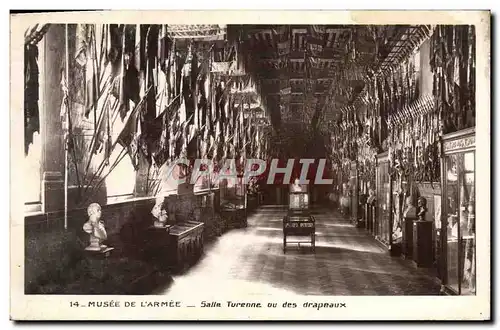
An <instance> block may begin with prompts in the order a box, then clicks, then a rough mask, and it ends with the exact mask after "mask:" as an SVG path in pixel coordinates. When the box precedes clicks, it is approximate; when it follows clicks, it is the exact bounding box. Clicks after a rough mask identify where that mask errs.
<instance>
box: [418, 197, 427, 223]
mask: <svg viewBox="0 0 500 330" xmlns="http://www.w3.org/2000/svg"><path fill="white" fill-rule="evenodd" d="M426 213H427V200H426V199H425V198H424V197H419V198H418V213H417V216H418V220H420V221H425V215H426Z"/></svg>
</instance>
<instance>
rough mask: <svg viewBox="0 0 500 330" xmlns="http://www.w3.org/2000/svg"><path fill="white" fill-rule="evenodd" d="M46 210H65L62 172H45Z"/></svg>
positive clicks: (43, 196) (43, 188)
mask: <svg viewBox="0 0 500 330" xmlns="http://www.w3.org/2000/svg"><path fill="white" fill-rule="evenodd" d="M42 206H43V211H44V212H46V213H47V212H55V211H61V210H64V177H63V175H62V174H61V173H60V172H44V173H43V177H42Z"/></svg>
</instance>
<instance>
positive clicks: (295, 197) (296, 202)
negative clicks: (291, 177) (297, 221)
mask: <svg viewBox="0 0 500 330" xmlns="http://www.w3.org/2000/svg"><path fill="white" fill-rule="evenodd" d="M309 205H310V204H309V187H308V185H305V184H298V183H297V182H296V183H293V184H291V185H290V188H289V197H288V210H289V211H292V212H293V211H297V212H299V211H306V210H309Z"/></svg>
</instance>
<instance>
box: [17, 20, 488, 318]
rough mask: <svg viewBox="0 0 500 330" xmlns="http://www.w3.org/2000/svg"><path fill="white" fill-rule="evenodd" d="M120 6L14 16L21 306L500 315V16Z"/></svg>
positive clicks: (89, 311) (251, 314)
mask: <svg viewBox="0 0 500 330" xmlns="http://www.w3.org/2000/svg"><path fill="white" fill-rule="evenodd" d="M112 13H114V12H112V11H111V12H102V13H100V15H101V16H100V17H99V19H98V20H92V19H90V17H91V16H89V15H90V13H83V14H82V16H70V18H68V19H67V21H65V20H66V19H64V18H58V16H57V14H51V16H47V18H46V19H45V18H44V16H43V15H36V14H12V15H11V20H12V22H14V23H12V22H11V28H12V31H11V35H12V38H13V40H11V42H12V46H11V47H12V49H14V47H15V54H17V55H19V56H18V57H16V60H15V61H14V56H15V55H14V53H13V54H12V57H11V79H12V80H13V81H14V80H15V81H14V82H12V83H11V95H12V98H15V99H16V100H18V102H16V103H12V105H11V110H10V111H11V113H12V114H11V115H12V116H13V117H12V118H13V119H12V121H11V148H12V150H11V156H12V160H11V166H12V171H13V172H12V176H11V183H10V184H11V194H12V196H14V195H15V196H17V197H15V198H14V197H13V198H14V199H13V202H15V203H16V204H15V205H14V204H13V205H12V208H13V209H14V208H15V209H16V213H15V214H17V215H19V217H18V218H19V219H16V220H14V219H13V218H12V219H11V249H12V250H15V251H14V252H12V253H11V255H12V256H14V255H15V256H16V257H15V258H14V257H12V259H11V264H10V267H11V274H12V277H15V280H13V281H14V282H12V284H11V286H12V289H11V290H12V291H16V292H15V295H16V296H20V297H22V299H23V301H24V300H25V299H27V300H26V301H28V302H29V303H28V302H27V303H25V305H23V306H20V307H19V308H18V309H16V310H17V313H12V312H11V315H12V316H13V317H14V318H19V319H25V318H30V319H32V318H34V319H45V318H46V317H50V318H52V319H58V318H59V319H87V317H90V318H95V319H99V318H103V317H104V318H106V319H109V318H111V319H123V318H126V319H137V320H142V319H158V320H161V319H173V318H175V319H179V318H180V319H210V320H219V319H233V320H262V319H280V318H281V317H286V318H288V319H290V318H291V319H294V318H300V319H303V320H313V319H326V320H328V319H349V317H353V316H352V315H355V314H356V313H360V312H361V314H363V315H364V313H366V315H367V316H366V317H367V318H370V317H371V318H374V317H375V318H380V317H381V316H382V315H384V316H385V317H386V318H391V317H392V318H393V319H413V317H414V318H419V319H422V317H423V316H422V314H423V313H428V314H426V315H428V316H429V318H432V319H440V317H439V315H441V318H442V319H457V318H460V315H462V316H463V317H464V318H470V319H488V318H489V317H490V316H489V308H490V305H489V304H490V301H489V294H490V279H491V276H490V251H489V248H490V239H491V238H490V232H489V228H490V227H489V226H490V217H489V212H490V211H489V209H490V206H489V198H490V192H489V187H490V182H489V172H490V168H489V166H490V165H489V143H490V141H489V125H490V123H489V116H490V109H489V107H490V101H489V84H490V82H489V73H488V74H486V73H485V72H489V42H490V36H489V33H490V32H489V28H490V27H489V22H490V13H489V12H488V11H483V12H471V13H469V14H466V15H464V14H462V15H461V16H460V13H458V14H457V15H458V16H457V18H456V19H455V20H450V23H448V22H446V21H445V20H444V19H439V17H440V16H437V14H436V13H435V14H434V16H432V15H429V16H427V18H426V14H425V13H423V12H420V13H419V14H415V15H419V16H414V17H413V19H407V20H405V19H404V17H409V16H408V15H410V13H407V14H401V15H402V16H400V17H402V18H401V19H399V21H398V22H397V23H390V24H389V23H388V24H384V21H383V18H381V19H379V20H378V21H377V20H375V19H371V18H373V17H372V16H370V15H376V14H375V13H368V12H364V13H363V12H360V15H361V16H359V17H360V18H359V19H357V20H354V19H353V22H349V21H346V19H343V18H340V19H336V18H335V17H336V16H335V15H334V14H331V15H333V16H331V18H327V17H328V16H327V13H326V12H324V13H322V14H321V15H320V14H319V13H317V14H318V15H319V16H318V19H317V20H315V19H311V15H312V14H311V15H309V16H307V17H306V15H304V16H302V15H301V14H300V12H295V13H294V14H295V15H293V16H287V17H292V18H293V19H291V18H289V19H287V20H280V19H278V18H279V14H278V13H277V12H274V13H268V15H267V16H265V17H266V18H269V17H273V16H272V15H275V16H274V17H276V20H275V22H274V21H273V20H270V21H267V20H265V19H257V16H252V15H247V16H245V19H241V20H240V21H238V20H235V19H233V18H231V17H230V16H228V14H227V13H224V12H219V15H218V16H217V17H218V18H219V20H218V22H220V23H221V24H213V21H214V19H211V20H208V21H210V24H208V23H207V24H203V23H205V22H204V21H203V20H200V17H203V15H201V14H200V13H198V15H197V16H196V15H195V16H193V17H197V19H196V20H195V19H193V21H190V16H189V14H188V13H187V12H184V13H182V14H183V17H182V22H180V18H179V17H175V15H176V14H175V13H168V12H165V16H164V17H165V18H164V19H163V18H162V15H161V12H157V13H154V14H155V16H154V20H153V19H147V18H146V16H147V14H144V13H138V14H137V15H136V16H133V17H134V19H130V17H131V16H130V15H128V16H127V19H124V20H123V21H120V19H119V16H116V15H117V14H116V13H115V16H113V19H111V18H110V19H109V22H107V21H106V19H107V15H110V17H111V15H112ZM66 14H71V13H66ZM75 14H76V13H75ZM94 14H95V13H94ZM362 14H363V15H362ZM61 15H63V14H61ZM85 15H87V16H85ZM205 15H211V14H210V13H208V12H207V13H205ZM392 15H396V16H397V15H398V14H397V13H394V14H392ZM404 15H407V16H404ZM449 15H452V12H450V14H449ZM468 15H469V16H468ZM49 17H53V18H56V19H50V18H49ZM61 17H64V16H61ZM71 17H73V18H75V17H80V19H76V20H75V19H72V18H71ZM83 17H89V19H85V18H83ZM224 17H226V21H227V22H225V20H224ZM353 17H354V16H353ZM381 17H390V16H388V15H387V13H386V14H385V15H384V14H383V13H381ZM432 17H434V18H432ZM436 17H438V18H436ZM252 19H253V20H254V21H255V23H252ZM363 19H364V20H365V21H366V23H363V22H362V20H363ZM393 20H394V17H393ZM467 20H469V21H467ZM198 21H200V22H201V23H198ZM264 21H265V22H264ZM420 21H421V22H422V23H420ZM434 21H435V22H434ZM374 22H377V23H376V24H375V23H374ZM222 23H224V24H222ZM14 24H16V25H15V27H14ZM14 35H15V38H16V40H14ZM21 50H22V51H21ZM14 66H15V68H14ZM14 86H15V87H14ZM480 98H482V99H481V100H480ZM13 102H14V101H13ZM20 107H22V108H23V109H24V111H23V112H21V109H20ZM14 113H15V115H14ZM14 116H15V118H16V120H15V119H14ZM14 125H16V126H15V127H14ZM21 141H23V143H21ZM485 149H487V150H485ZM485 160H488V163H486V162H485ZM485 176H486V179H485ZM485 180H486V181H485ZM12 217H14V213H12ZM18 234H19V235H18ZM14 287H15V288H14ZM17 291H19V292H17ZM13 294H14V292H13ZM456 296H463V297H465V298H464V299H470V300H459V299H458V298H456V299H455V298H453V297H456ZM13 297H14V296H12V297H11V301H12V302H11V304H12V307H11V308H12V309H15V306H14V305H15V301H14V298H13ZM383 297H385V298H387V299H389V298H390V299H392V298H397V299H399V300H380V303H379V302H378V301H379V300H377V299H379V298H380V299H382V298H383ZM367 298H369V299H368V300H366V299H367ZM45 299H48V300H45ZM363 299H365V300H363ZM416 299H417V300H416ZM418 299H426V300H418ZM443 299H444V300H443ZM450 299H451V300H450ZM441 300H442V301H441ZM43 301H46V302H45V303H44V302H43ZM384 301H386V302H387V304H388V305H387V306H388V307H384V304H385V302H384ZM391 301H392V302H391ZM450 301H451V303H449V302H450ZM460 301H462V302H460ZM465 301H469V303H465ZM35 302H36V303H35ZM406 302H408V303H409V304H411V303H413V304H414V305H410V306H413V307H408V310H406V308H404V309H405V313H406V314H405V313H403V312H402V314H401V315H397V314H398V313H399V312H397V308H398V307H397V306H398V305H399V306H400V307H399V308H403V307H402V306H404V305H405V304H406ZM44 304H45V305H46V304H53V305H52V306H50V305H46V306H42V305H44ZM427 304H428V305H427ZM432 304H435V305H432ZM446 304H449V305H448V309H447V307H446V306H447V305H446ZM28 305H29V306H32V307H30V308H31V309H36V308H41V309H44V310H45V309H49V308H51V309H56V311H52V312H50V313H47V314H46V315H45V316H44V315H43V314H42V312H40V313H38V312H33V311H30V312H28V311H27V309H26V308H27V307H25V306H28ZM417 305H418V306H420V307H419V308H418V310H417V309H416V308H415V306H417ZM425 305H427V306H425ZM36 306H39V307H36ZM389 306H391V307H389ZM433 306H434V307H433ZM435 306H439V308H437V307H435ZM475 307H476V308H478V312H474V308H475ZM58 308H60V310H61V312H60V313H61V315H59V316H57V315H58V314H57V309H58ZM391 308H396V309H394V310H393V311H392V312H391V311H390V309H391ZM436 308H437V309H436ZM361 309H362V311H360V310H361ZM368 309H369V310H368ZM62 310H64V311H65V312H63V311H62ZM433 310H434V311H433ZM162 311H163V312H162ZM479 311H480V312H479ZM127 313H128V314H127ZM148 313H152V314H151V315H150V316H148ZM162 313H163V314H162ZM412 313H414V314H412ZM433 313H434V314H433ZM437 313H441V314H437ZM446 313H449V314H446ZM461 313H462V314H461ZM62 314H65V315H62ZM103 314H107V316H103ZM48 315H50V316H48ZM84 315H85V316H84ZM99 315H101V316H99ZM282 315H283V316H282ZM349 315H351V316H349ZM377 315H378V317H377ZM391 315H392V316H391ZM467 315H470V316H467ZM474 315H475V316H474ZM359 317H361V316H359ZM359 317H356V318H357V319H359Z"/></svg>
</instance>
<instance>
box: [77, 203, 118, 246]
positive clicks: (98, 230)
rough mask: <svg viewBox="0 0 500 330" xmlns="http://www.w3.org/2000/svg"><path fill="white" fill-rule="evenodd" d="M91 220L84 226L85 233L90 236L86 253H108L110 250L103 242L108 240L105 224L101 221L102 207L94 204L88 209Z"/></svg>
mask: <svg viewBox="0 0 500 330" xmlns="http://www.w3.org/2000/svg"><path fill="white" fill-rule="evenodd" d="M87 214H88V216H89V220H88V221H87V222H85V224H84V225H83V231H85V232H86V233H87V234H89V242H90V244H89V246H87V247H86V248H85V250H86V251H94V252H108V251H110V250H112V249H113V248H110V247H108V246H106V245H104V244H102V242H103V241H104V240H106V239H107V238H108V235H107V233H106V228H104V222H103V221H102V220H101V206H100V205H99V204H97V203H92V204H90V205H89V207H88V208H87Z"/></svg>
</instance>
